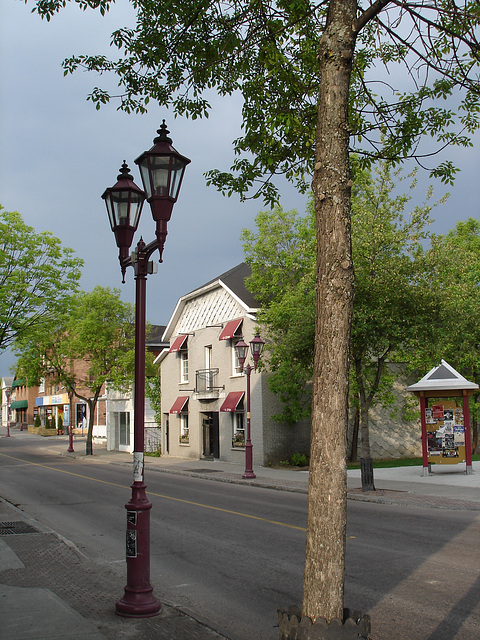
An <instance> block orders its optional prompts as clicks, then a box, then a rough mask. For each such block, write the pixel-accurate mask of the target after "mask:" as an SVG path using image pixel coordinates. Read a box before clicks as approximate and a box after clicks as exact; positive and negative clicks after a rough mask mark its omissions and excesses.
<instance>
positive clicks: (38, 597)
mask: <svg viewBox="0 0 480 640" xmlns="http://www.w3.org/2000/svg"><path fill="white" fill-rule="evenodd" d="M2 435H3V433H2V431H1V430H0V437H2ZM12 436H13V437H15V438H35V439H41V441H42V444H43V445H44V449H45V451H46V452H48V453H50V454H52V453H53V454H57V455H62V456H67V457H76V458H81V459H83V460H84V461H85V462H86V463H98V462H101V463H106V464H119V465H131V464H132V456H131V454H129V453H120V452H113V451H112V452H110V451H107V450H106V448H105V447H104V446H102V445H98V444H97V445H95V444H94V447H93V451H94V455H93V456H85V441H84V439H75V441H74V448H75V452H74V453H68V452H67V447H68V438H67V437H66V436H60V437H56V438H49V439H48V440H46V439H44V438H40V436H34V435H31V434H28V433H25V432H23V433H17V432H16V431H13V432H12ZM473 468H474V474H473V475H470V476H466V475H465V472H464V466H463V465H458V466H457V465H456V466H452V467H444V468H439V469H438V470H436V471H435V473H434V474H433V475H431V476H429V477H426V478H425V477H422V476H421V468H420V467H402V468H397V469H377V470H375V485H376V487H377V491H375V492H366V493H363V492H362V490H361V480H360V471H349V472H348V498H349V499H350V500H363V501H369V502H377V503H384V504H396V505H400V506H405V507H422V508H448V509H452V508H453V509H473V510H480V490H479V489H480V463H479V462H475V463H474V465H473ZM243 470H244V469H243V466H240V465H235V464H229V463H224V462H219V461H209V460H185V459H178V458H177V459H175V458H154V457H150V456H147V457H146V458H145V474H146V482H147V484H148V476H149V474H151V473H170V474H181V475H188V476H191V477H201V478H203V479H210V480H212V481H217V482H218V481H220V482H230V483H241V484H250V485H254V486H259V487H266V488H271V489H277V490H284V491H295V492H301V493H306V492H307V487H308V471H306V470H292V469H288V468H286V469H283V468H281V469H273V468H268V467H255V468H254V471H255V473H256V476H257V477H256V478H255V479H252V480H244V479H242V474H243ZM98 569H99V568H98V565H95V564H94V563H93V562H91V561H90V560H89V559H88V558H86V557H85V556H83V554H81V552H80V551H79V550H78V549H76V547H75V546H74V545H73V544H72V543H69V542H68V541H66V540H64V539H62V538H61V537H60V536H58V535H57V534H56V533H55V532H54V531H51V530H50V529H48V528H47V527H45V526H43V525H42V524H41V523H39V522H37V521H35V520H32V519H30V518H29V517H28V515H26V514H25V513H24V512H23V511H20V510H19V509H17V508H16V507H14V506H13V505H10V504H9V503H7V502H5V501H4V500H2V499H1V498H0V617H1V620H2V623H1V625H0V640H43V639H45V640H47V639H48V640H54V639H58V640H138V638H142V640H219V639H221V638H224V636H222V635H220V634H219V633H217V632H216V631H215V630H213V629H211V628H209V627H208V626H206V625H205V624H204V622H203V621H202V620H198V619H195V618H194V617H193V616H192V615H189V612H187V611H182V610H180V609H178V608H177V607H174V606H173V605H172V604H170V603H165V602H162V613H161V615H159V616H156V617H154V618H147V619H144V620H132V619H125V618H120V617H119V616H116V615H115V613H114V603H115V601H116V600H117V599H118V598H119V597H121V596H122V594H123V592H121V593H119V592H118V575H117V574H115V573H114V571H113V570H112V571H110V570H109V569H108V567H105V566H104V565H102V567H101V571H99V570H98Z"/></svg>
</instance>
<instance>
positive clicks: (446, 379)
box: [407, 360, 478, 397]
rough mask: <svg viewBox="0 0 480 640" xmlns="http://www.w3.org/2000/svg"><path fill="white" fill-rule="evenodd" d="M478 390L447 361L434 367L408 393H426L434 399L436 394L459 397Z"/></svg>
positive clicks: (475, 385)
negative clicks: (450, 394)
mask: <svg viewBox="0 0 480 640" xmlns="http://www.w3.org/2000/svg"><path fill="white" fill-rule="evenodd" d="M476 389H478V384H476V383H475V382H469V381H468V380H467V379H466V378H464V377H463V376H462V375H461V374H460V373H458V371H456V370H455V369H454V368H453V367H452V366H450V365H449V364H448V362H445V360H442V362H441V363H440V364H439V365H438V366H437V367H433V369H431V370H430V371H429V372H428V373H427V374H426V375H424V376H423V378H422V379H421V380H419V381H418V382H416V383H415V384H411V385H410V386H409V387H407V391H411V392H412V393H415V394H420V392H424V394H425V395H426V396H430V397H434V394H435V393H440V394H441V395H444V394H442V393H441V392H458V395H462V394H461V393H460V392H461V391H464V390H465V391H467V392H468V391H470V392H473V391H474V390H476Z"/></svg>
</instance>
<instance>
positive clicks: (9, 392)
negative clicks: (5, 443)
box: [5, 387, 12, 438]
mask: <svg viewBox="0 0 480 640" xmlns="http://www.w3.org/2000/svg"><path fill="white" fill-rule="evenodd" d="M11 393H12V392H11V390H10V389H9V388H8V387H7V388H6V389H5V395H6V396H7V436H6V437H7V438H10V395H11Z"/></svg>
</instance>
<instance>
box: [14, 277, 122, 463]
mask: <svg viewBox="0 0 480 640" xmlns="http://www.w3.org/2000/svg"><path fill="white" fill-rule="evenodd" d="M133 325H134V315H133V308H132V305H130V304H127V303H124V302H122V301H121V300H120V292H119V291H118V289H108V288H103V287H96V288H95V289H94V290H93V291H91V292H90V293H85V292H81V293H78V294H76V295H74V296H72V297H71V298H69V299H68V300H64V309H63V313H62V315H61V316H58V317H57V318H56V322H55V323H53V322H52V323H51V324H50V325H49V330H48V331H42V333H41V334H38V333H30V334H29V336H28V337H27V338H26V339H23V340H22V341H18V343H17V345H16V350H17V354H18V355H19V356H20V360H19V368H20V370H21V371H23V372H24V373H25V374H27V375H28V378H29V379H30V380H37V381H39V380H40V378H41V377H45V376H47V375H51V376H53V380H54V381H55V382H57V383H59V384H61V385H63V386H64V387H65V389H67V391H72V392H73V393H74V394H75V396H76V397H77V398H79V399H80V400H83V401H84V402H85V403H86V404H87V405H88V408H89V422H88V431H87V443H86V453H87V454H92V453H93V445H92V440H93V423H94V418H95V407H96V405H97V402H98V398H99V397H100V395H101V393H102V390H103V389H104V387H105V384H106V383H108V384H110V385H111V386H112V387H113V388H117V389H120V390H126V389H127V388H128V387H129V385H130V384H131V382H132V378H133V367H134V340H133V329H132V328H133ZM80 362H81V363H82V364H83V366H82V367H78V366H77V365H78V363H80Z"/></svg>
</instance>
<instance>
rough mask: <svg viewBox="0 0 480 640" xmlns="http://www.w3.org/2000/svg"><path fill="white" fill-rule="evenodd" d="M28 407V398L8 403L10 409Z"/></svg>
mask: <svg viewBox="0 0 480 640" xmlns="http://www.w3.org/2000/svg"><path fill="white" fill-rule="evenodd" d="M27 407H28V400H14V401H13V402H12V403H11V404H10V409H26V408H27Z"/></svg>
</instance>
